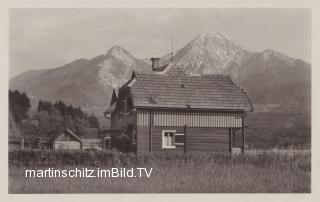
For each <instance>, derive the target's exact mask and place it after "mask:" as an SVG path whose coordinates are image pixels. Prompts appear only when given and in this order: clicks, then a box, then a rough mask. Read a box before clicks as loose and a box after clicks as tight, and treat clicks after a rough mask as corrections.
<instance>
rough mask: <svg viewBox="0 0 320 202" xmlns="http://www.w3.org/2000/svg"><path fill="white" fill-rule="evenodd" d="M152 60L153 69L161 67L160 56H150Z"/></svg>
mask: <svg viewBox="0 0 320 202" xmlns="http://www.w3.org/2000/svg"><path fill="white" fill-rule="evenodd" d="M150 60H151V61H152V71H155V70H156V69H157V68H158V67H159V61H160V58H150Z"/></svg>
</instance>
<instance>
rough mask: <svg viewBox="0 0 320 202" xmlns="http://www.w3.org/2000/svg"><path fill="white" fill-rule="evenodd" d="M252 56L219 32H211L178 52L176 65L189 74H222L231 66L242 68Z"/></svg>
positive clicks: (175, 57) (175, 56)
mask: <svg viewBox="0 0 320 202" xmlns="http://www.w3.org/2000/svg"><path fill="white" fill-rule="evenodd" d="M250 54H251V52H250V51H248V50H245V49H243V48H242V47H241V46H240V45H238V44H236V43H235V42H233V41H232V40H231V39H230V38H229V37H227V36H225V35H223V34H221V33H218V32H209V33H204V34H200V35H198V36H197V37H196V38H194V39H193V40H192V41H190V42H189V43H188V44H187V45H185V46H184V47H182V48H181V49H179V50H177V51H176V52H175V54H174V63H176V64H177V65H179V66H182V67H184V68H185V70H186V72H187V73H192V74H213V73H222V72H223V71H224V70H225V69H226V68H227V67H228V66H229V65H231V64H233V65H234V64H237V65H239V66H240V64H241V62H242V61H243V60H244V59H245V58H246V57H247V56H248V55H250ZM166 57H168V56H166ZM162 60H165V59H162Z"/></svg>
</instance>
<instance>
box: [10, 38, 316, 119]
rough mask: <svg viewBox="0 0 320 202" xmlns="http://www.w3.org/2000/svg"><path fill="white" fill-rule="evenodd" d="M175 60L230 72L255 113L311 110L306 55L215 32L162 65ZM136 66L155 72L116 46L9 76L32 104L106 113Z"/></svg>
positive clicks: (196, 70) (201, 69) (199, 71)
mask: <svg viewBox="0 0 320 202" xmlns="http://www.w3.org/2000/svg"><path fill="white" fill-rule="evenodd" d="M170 61H171V62H173V63H174V64H175V66H179V67H182V68H183V69H184V70H185V71H186V72H187V73H188V74H191V75H195V76H196V75H203V74H229V75H230V76H231V78H232V79H233V81H234V82H235V83H237V84H238V85H239V86H241V87H243V88H245V89H246V90H247V93H248V95H249V97H250V99H251V101H252V103H253V104H254V109H255V111H256V112H267V111H285V112H288V111H289V112H310V104H311V103H310V102H311V65H310V64H309V63H307V62H305V61H303V60H300V59H295V58H292V57H290V56H287V55H285V54H282V53H280V52H277V51H275V50H270V49H266V50H264V51H262V52H252V51H250V50H246V49H244V48H242V47H241V46H240V45H238V44H237V43H236V42H234V41H232V40H231V39H230V38H229V37H227V36H225V35H223V34H221V33H217V32H212V33H203V34H200V35H198V36H196V37H195V38H194V39H192V40H191V41H190V42H189V43H187V44H186V45H185V46H183V47H182V48H181V49H178V50H176V51H175V52H174V54H173V58H172V60H171V54H167V55H165V56H163V57H162V58H161V63H162V64H166V63H168V62H170ZM48 66H49V64H48ZM171 67H172V66H171ZM173 68H174V66H173ZM133 70H135V71H142V72H151V65H150V62H148V61H147V60H146V59H138V58H136V57H134V56H133V55H132V54H131V53H129V52H128V51H127V50H125V49H124V48H122V47H119V46H114V47H112V48H111V49H110V50H109V51H108V52H107V53H106V54H104V55H100V56H97V57H94V58H92V59H90V60H88V59H77V60H75V61H73V62H71V63H69V64H66V65H63V66H61V67H58V68H54V69H44V70H30V71H27V72H24V73H22V74H20V75H18V76H16V77H14V78H12V79H11V80H10V81H9V88H10V89H12V90H14V89H17V90H19V91H22V92H26V93H27V94H28V96H29V97H30V98H31V100H32V103H37V101H38V100H39V99H44V100H51V101H55V100H63V101H64V102H66V103H70V104H72V105H74V106H81V107H82V108H83V109H85V110H89V111H93V112H95V113H96V115H97V116H102V112H103V110H104V109H105V108H106V107H107V106H108V105H109V101H110V98H111V94H112V89H113V88H119V87H120V86H121V85H122V84H123V83H125V82H126V81H127V80H128V78H129V77H130V75H131V72H132V71H133Z"/></svg>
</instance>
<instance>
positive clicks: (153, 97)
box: [149, 95, 157, 104]
mask: <svg viewBox="0 0 320 202" xmlns="http://www.w3.org/2000/svg"><path fill="white" fill-rule="evenodd" d="M149 102H150V103H152V104H157V97H156V96H155V95H151V96H150V97H149Z"/></svg>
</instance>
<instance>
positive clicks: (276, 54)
mask: <svg viewBox="0 0 320 202" xmlns="http://www.w3.org/2000/svg"><path fill="white" fill-rule="evenodd" d="M261 54H262V56H263V58H264V60H265V61H267V60H268V59H269V58H270V57H272V56H273V57H276V58H278V59H280V60H283V61H285V62H287V63H290V64H292V63H293V62H294V60H295V59H293V58H291V57H289V56H287V55H285V54H283V53H280V52H277V51H275V50H272V49H266V50H264V51H262V53H261Z"/></svg>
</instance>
